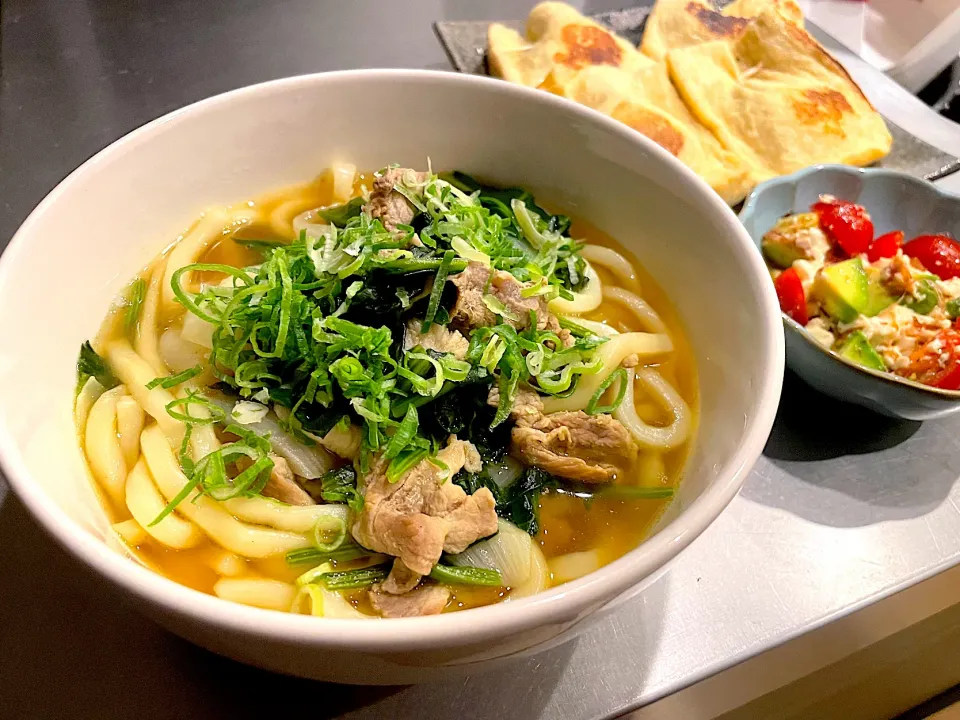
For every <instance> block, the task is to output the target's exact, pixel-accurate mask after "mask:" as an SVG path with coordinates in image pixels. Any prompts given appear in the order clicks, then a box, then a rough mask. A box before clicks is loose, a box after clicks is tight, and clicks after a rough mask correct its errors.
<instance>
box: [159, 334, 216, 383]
mask: <svg viewBox="0 0 960 720" xmlns="http://www.w3.org/2000/svg"><path fill="white" fill-rule="evenodd" d="M158 348H159V350H160V357H161V359H162V360H163V361H164V362H165V363H166V364H167V367H168V368H170V369H171V370H173V371H174V372H175V373H178V372H183V371H184V370H189V369H190V368H194V367H196V366H197V365H200V366H201V367H203V366H205V365H206V364H207V357H208V355H209V354H210V353H209V352H208V351H207V349H206V348H204V347H201V346H200V345H197V344H196V343H192V342H189V341H187V340H184V338H183V336H182V335H181V333H178V332H177V331H176V330H172V329H171V330H166V331H165V332H164V333H163V335H161V336H160V342H159V343H158Z"/></svg>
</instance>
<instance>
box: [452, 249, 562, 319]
mask: <svg viewBox="0 0 960 720" xmlns="http://www.w3.org/2000/svg"><path fill="white" fill-rule="evenodd" d="M450 282H452V283H453V284H454V286H456V288H457V302H456V303H455V304H454V306H453V314H452V319H451V321H450V322H451V325H453V326H454V327H458V328H462V329H464V330H474V329H476V328H478V327H490V326H491V325H497V324H499V323H500V322H501V320H500V316H498V315H496V314H495V313H494V312H493V311H492V310H490V308H488V307H487V305H486V303H484V302H483V296H484V295H486V294H488V293H489V294H490V295H492V296H493V297H495V298H496V299H497V300H499V301H500V302H502V303H503V305H504V307H505V308H506V309H507V310H509V311H510V312H511V314H513V315H515V316H516V318H517V319H516V320H510V319H508V318H503V322H505V323H507V324H508V325H512V326H513V327H515V328H517V329H518V330H524V329H526V328H528V327H529V326H530V311H531V310H533V311H534V312H536V314H537V329H538V330H544V329H547V330H552V331H554V332H559V331H560V323H559V321H558V320H557V318H556V316H555V315H554V314H553V313H551V312H550V311H549V310H548V309H547V301H546V300H545V299H544V298H543V296H542V295H538V296H536V297H528V298H527V297H523V290H524V289H525V288H526V287H528V285H527V284H525V283H522V282H520V281H519V280H517V279H516V278H515V277H514V276H513V275H511V274H510V273H508V272H505V271H503V270H493V269H491V268H489V267H487V266H486V265H483V264H482V263H478V262H471V263H470V264H468V265H467V267H466V269H465V270H464V271H463V272H461V273H458V274H456V275H451V276H450Z"/></svg>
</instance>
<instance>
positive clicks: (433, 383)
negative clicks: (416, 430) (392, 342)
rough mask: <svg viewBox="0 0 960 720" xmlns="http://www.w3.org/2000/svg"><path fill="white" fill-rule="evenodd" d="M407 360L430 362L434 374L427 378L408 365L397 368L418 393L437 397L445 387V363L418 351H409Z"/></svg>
mask: <svg viewBox="0 0 960 720" xmlns="http://www.w3.org/2000/svg"><path fill="white" fill-rule="evenodd" d="M406 360H407V361H408V362H409V361H416V360H421V361H423V362H426V363H429V366H430V367H432V368H433V371H434V375H433V377H432V378H425V377H423V376H422V375H418V374H417V373H415V372H413V371H412V370H411V369H410V368H407V367H400V368H397V372H398V373H399V374H400V375H401V376H402V377H404V378H406V379H407V380H409V381H410V382H411V383H412V384H413V388H414V390H416V391H417V393H418V394H420V395H427V396H429V397H435V396H436V395H437V393H439V392H440V390H441V388H443V382H444V379H445V377H444V376H445V373H444V369H443V364H442V363H441V362H440V361H439V360H437V359H436V358H434V357H431V356H430V355H428V354H426V353H418V352H408V353H407V355H406ZM464 377H466V376H464Z"/></svg>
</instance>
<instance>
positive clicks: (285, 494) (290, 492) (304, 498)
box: [261, 454, 316, 505]
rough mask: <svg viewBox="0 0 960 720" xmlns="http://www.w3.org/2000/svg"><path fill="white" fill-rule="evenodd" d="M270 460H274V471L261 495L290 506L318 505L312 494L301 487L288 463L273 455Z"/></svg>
mask: <svg viewBox="0 0 960 720" xmlns="http://www.w3.org/2000/svg"><path fill="white" fill-rule="evenodd" d="M270 459H271V460H273V470H271V471H270V479H269V480H267V484H266V485H264V486H263V490H262V491H261V494H263V495H265V496H266V497H269V498H273V499H274V500H279V501H280V502H285V503H287V504H288V505H316V503H315V502H314V501H313V498H312V497H310V494H309V493H308V492H307V491H306V490H304V489H303V488H302V487H300V484H299V483H298V482H297V480H296V478H295V477H294V474H293V471H292V470H291V469H290V465H289V464H288V463H287V461H286V460H284V459H283V458H282V457H280V456H279V455H272V454H271V455H270Z"/></svg>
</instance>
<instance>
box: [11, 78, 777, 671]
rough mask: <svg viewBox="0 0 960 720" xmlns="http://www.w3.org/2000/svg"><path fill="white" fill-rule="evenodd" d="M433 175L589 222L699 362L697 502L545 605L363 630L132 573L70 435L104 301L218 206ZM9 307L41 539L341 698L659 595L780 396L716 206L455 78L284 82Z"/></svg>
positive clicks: (160, 140)
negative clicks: (362, 174) (314, 188)
mask: <svg viewBox="0 0 960 720" xmlns="http://www.w3.org/2000/svg"><path fill="white" fill-rule="evenodd" d="M428 157H429V158H430V159H431V161H432V164H433V167H434V168H438V169H444V168H449V169H453V168H458V169H461V170H464V171H466V172H469V173H472V174H475V175H477V176H480V177H482V178H486V179H488V180H490V181H493V182H499V183H505V184H514V185H522V186H524V187H528V188H530V189H532V190H534V191H535V192H536V193H537V197H538V198H539V197H542V198H543V199H544V200H546V201H548V202H550V203H551V204H553V205H555V206H557V207H559V208H562V209H564V210H566V211H569V212H572V213H574V214H576V215H578V216H581V217H583V218H586V219H589V220H590V221H591V222H593V223H595V224H596V225H597V226H599V227H600V228H601V229H603V230H605V231H606V232H608V233H610V234H611V235H612V236H613V237H615V238H617V239H619V240H620V241H621V242H623V243H624V244H626V245H627V246H628V247H629V248H630V249H631V250H632V251H633V252H634V253H635V254H636V255H637V257H638V258H639V259H640V261H641V262H642V263H643V264H644V265H645V266H646V268H647V269H648V270H650V271H651V272H652V273H653V274H654V275H655V276H656V277H657V278H658V280H659V282H660V283H661V284H662V285H663V286H664V287H665V288H666V289H667V291H668V293H669V295H670V297H671V298H672V300H673V301H674V303H675V304H676V306H677V308H678V310H679V312H680V314H681V316H682V318H683V321H684V323H685V325H686V329H687V332H688V334H689V337H690V339H691V340H692V343H693V346H694V349H695V353H696V359H697V363H698V370H699V376H700V384H701V389H702V397H701V405H702V415H701V424H700V429H699V435H698V439H697V441H696V449H695V451H694V453H693V456H692V458H691V460H690V463H689V466H688V469H687V473H686V478H685V480H684V483H683V486H682V488H681V491H680V492H679V495H678V498H677V500H676V502H675V503H674V504H673V506H672V507H671V510H670V511H669V512H668V514H667V516H666V517H665V518H664V520H663V521H662V522H661V523H660V525H659V528H658V532H657V533H656V534H655V535H654V536H653V537H651V538H650V539H649V540H648V541H647V542H646V543H644V544H643V545H642V546H641V547H640V548H638V549H637V550H635V551H633V552H631V553H629V554H628V555H626V556H625V557H623V558H621V559H620V560H618V561H616V562H614V563H612V564H610V565H608V566H606V567H604V568H603V569H601V570H599V571H597V572H595V573H593V574H591V575H588V576H586V577H584V578H581V579H580V580H577V581H575V582H571V583H568V584H566V585H563V586H560V587H557V588H554V589H552V590H550V591H548V592H545V593H542V594H541V595H537V596H535V597H531V598H527V599H523V600H519V601H515V602H508V603H504V604H500V605H496V606H491V607H486V608H480V609H475V610H469V611H466V612H459V613H453V614H447V615H440V616H435V617H425V618H412V619H403V620H381V621H369V622H362V621H350V620H324V619H317V618H312V617H307V616H298V615H290V614H284V613H277V612H270V611H266V610H259V609H255V608H250V607H244V606H241V605H235V604H231V603H228V602H225V601H223V600H220V599H218V598H216V597H212V596H210V595H205V594H202V593H199V592H195V591H193V590H190V589H188V588H185V587H183V586H181V585H178V584H176V583H174V582H172V581H170V580H167V579H166V578H164V577H161V576H159V575H156V574H154V573H153V572H151V571H149V570H147V569H145V568H143V567H141V566H140V565H138V564H137V563H135V562H133V561H131V560H130V559H129V558H127V557H124V555H123V554H122V551H121V549H120V548H118V547H117V546H116V543H114V542H111V540H110V539H109V538H110V534H109V530H108V524H107V521H106V518H105V517H104V514H103V512H102V511H101V509H100V507H99V506H98V505H97V502H96V500H95V498H94V495H93V493H92V491H91V489H90V480H89V479H88V475H87V472H86V470H85V468H84V465H83V461H82V458H81V455H80V451H79V449H78V446H77V441H76V433H75V430H74V426H73V421H72V414H71V412H72V411H71V406H72V400H73V391H74V385H75V367H74V365H75V360H76V357H77V351H78V349H79V347H80V344H81V343H82V342H83V341H84V340H85V339H86V338H87V337H89V336H90V335H92V334H93V333H95V332H96V330H97V328H98V326H99V324H100V321H101V319H102V317H103V315H104V313H105V311H106V309H107V307H108V305H109V303H110V301H111V299H112V298H113V297H114V295H115V294H116V293H117V292H118V291H119V290H120V288H121V287H122V286H123V285H124V283H126V282H127V281H128V279H129V278H130V277H131V276H132V275H133V274H134V273H135V272H136V271H137V269H138V268H140V267H141V266H142V265H143V264H144V263H145V262H146V261H148V260H149V259H150V258H152V257H153V256H154V255H156V254H157V252H158V251H159V250H161V249H162V248H163V247H164V246H165V245H166V244H168V243H169V242H170V241H171V240H172V239H173V238H175V237H176V236H177V234H178V232H180V231H181V230H182V229H183V228H184V227H185V226H186V225H187V224H188V223H189V222H190V221H192V219H193V218H195V217H196V216H197V215H198V213H200V212H201V211H202V210H203V209H204V208H205V207H207V206H209V205H211V204H215V203H228V202H235V201H239V200H243V199H246V198H249V197H251V196H256V195H258V194H260V193H262V192H264V191H266V190H269V189H271V188H276V187H279V186H283V185H287V184H290V183H294V182H300V181H304V180H308V179H310V178H312V177H314V176H315V175H316V174H317V173H318V172H319V171H320V170H321V169H323V168H324V167H327V166H328V165H329V164H330V162H331V161H332V160H336V159H349V160H350V161H352V162H354V163H356V165H357V166H358V167H361V168H378V167H381V166H383V165H385V164H388V163H391V162H398V163H400V164H401V165H408V166H413V167H423V166H424V165H425V164H426V161H427V158H428ZM0 308H2V310H0V337H3V338H4V343H3V347H2V349H0V387H3V393H2V395H0V460H2V465H3V470H4V472H5V474H6V477H7V478H8V479H9V481H10V483H11V485H12V486H13V489H14V490H15V491H16V493H17V494H18V495H19V496H20V498H21V499H22V500H23V502H24V503H25V505H26V506H27V507H28V508H29V510H30V512H31V513H33V515H34V516H35V517H36V518H37V520H38V521H39V522H40V523H41V524H42V525H43V526H44V527H45V528H46V529H47V530H48V531H49V532H50V533H51V534H52V535H53V536H54V537H55V538H56V539H57V540H58V541H59V542H60V543H62V544H63V545H64V546H65V547H66V548H67V549H68V550H70V551H71V552H72V553H73V554H74V555H75V556H76V557H77V558H78V559H79V560H80V561H81V562H83V563H85V564H86V565H88V566H90V567H91V568H93V569H94V570H95V571H96V572H98V573H100V574H101V575H102V576H103V577H104V578H105V579H106V580H108V581H109V582H110V583H112V584H113V585H115V586H116V587H117V588H119V590H120V593H121V594H122V595H125V596H126V598H127V599H128V600H132V601H133V602H134V603H135V604H136V605H137V606H138V607H140V608H142V610H143V611H144V612H145V613H147V614H148V615H150V616H152V617H153V618H155V619H156V620H157V621H158V622H160V623H161V624H163V625H164V626H166V627H167V628H169V629H170V630H172V631H173V632H175V633H177V634H179V635H182V636H183V637H185V638H187V639H189V640H192V641H193V642H196V643H198V644H200V645H203V646H205V647H207V648H210V649H211V650H213V651H215V652H218V653H222V654H224V655H228V656H230V657H233V658H236V659H238V660H241V661H243V662H248V663H252V664H256V665H260V666H262V667H266V668H269V669H273V670H278V671H282V672H286V673H291V674H295V675H301V676H305V677H313V678H318V679H324V680H334V681H340V682H351V683H408V682H417V681H421V680H425V679H429V678H433V677H437V676H438V675H441V674H443V673H452V672H465V671H469V672H475V671H476V670H477V669H478V668H477V664H478V663H481V664H483V663H489V662H493V661H499V660H500V659H502V658H504V657H507V656H510V655H512V654H517V653H520V652H524V651H526V652H530V651H533V650H535V649H537V648H540V647H544V646H545V645H546V644H547V643H550V642H551V641H552V642H556V641H557V638H558V637H561V633H565V632H566V631H568V630H569V631H570V632H579V629H580V628H582V627H584V626H585V623H582V622H580V621H581V620H583V619H584V618H586V617H587V616H588V615H590V614H591V613H595V612H596V611H597V610H599V609H600V608H602V607H604V606H605V605H608V604H609V603H610V602H611V601H612V600H614V599H615V598H617V597H618V596H623V594H624V593H626V592H627V591H628V590H631V589H632V592H636V591H637V589H638V588H641V587H642V586H644V585H645V584H649V583H650V582H652V580H653V579H654V578H655V577H656V576H657V574H658V572H659V571H661V570H662V569H663V568H664V567H665V565H666V563H667V562H668V561H670V560H671V559H672V558H673V557H675V556H676V555H677V553H679V552H680V550H682V549H683V548H684V547H685V546H687V545H688V544H689V543H690V542H691V541H692V540H693V539H694V538H696V537H697V536H698V535H699V534H700V533H702V532H703V531H704V530H705V529H706V527H707V526H708V525H709V524H710V523H711V522H712V521H713V520H714V519H715V518H716V517H717V515H719V513H720V512H721V511H722V510H723V508H724V507H725V506H726V505H727V503H729V502H730V500H731V499H732V498H733V497H734V496H735V495H736V493H737V491H738V489H739V488H740V485H741V484H742V483H743V480H744V478H745V477H746V474H747V473H748V471H749V469H750V467H751V466H752V464H753V462H754V461H755V459H756V458H757V457H758V455H759V454H760V451H761V449H762V448H763V445H764V441H765V440H766V438H767V435H768V433H769V430H770V427H771V425H772V422H773V418H774V413H775V410H776V406H777V401H778V398H779V394H780V386H781V380H782V374H783V334H782V331H781V327H780V310H779V308H778V306H777V301H776V298H775V296H774V293H773V290H772V286H771V283H770V281H769V278H768V277H767V273H766V270H765V268H764V266H763V262H762V261H761V259H760V256H759V254H758V253H757V252H756V250H755V249H754V248H753V246H752V244H751V242H750V238H749V237H748V236H747V234H746V232H745V231H744V230H743V228H742V227H741V225H740V223H739V222H738V221H737V218H736V217H735V216H734V214H733V213H732V212H731V211H730V210H729V209H728V208H727V207H726V206H725V205H724V204H723V203H722V202H721V200H720V198H719V197H718V196H717V195H715V194H714V193H713V192H712V191H711V190H710V189H709V188H708V187H707V185H706V184H704V183H703V182H702V181H701V180H699V179H698V178H697V177H696V176H694V174H693V173H692V172H690V171H689V170H687V169H686V168H685V167H684V166H683V165H681V164H680V163H679V162H678V161H677V160H676V159H674V158H673V157H672V156H670V155H668V154H667V153H666V152H665V151H663V150H662V149H661V148H660V147H658V146H657V145H655V144H653V143H652V142H650V141H648V140H647V139H646V138H644V137H643V136H641V135H639V134H638V133H635V132H634V131H632V130H630V129H628V128H627V127H625V126H623V125H620V124H618V123H616V122H614V121H612V120H609V119H607V118H605V117H603V116H601V115H600V114H598V113H595V112H593V111H592V110H588V109H585V108H583V107H580V106H578V105H575V104H573V103H570V102H567V101H565V100H562V99H559V98H557V97H554V96H552V95H549V94H547V93H542V92H535V91H532V90H527V89H524V88H520V87H516V86H513V85H509V84H507V83H505V82H500V81H496V80H490V79H486V78H477V77H468V76H462V75H454V74H449V73H431V72H420V71H379V70H378V71H351V72H342V73H330V74H321V75H311V76H304V77H295V78H289V79H285V80H278V81H275V82H270V83H265V84H263V85H256V86H253V87H249V88H244V89H241V90H237V91H235V92H230V93H227V94H225V95H221V96H219V97H214V98H211V99H209V100H205V101H203V102H200V103H197V104H195V105H191V106H190V107H187V108H185V109H183V110H179V111H177V112H174V113H171V114H170V115H167V116H165V117H163V118H160V119H159V120H156V121H154V122H152V123H150V124H148V125H146V126H144V127H142V128H140V129H139V130H137V131H135V132H133V133H131V134H130V135H128V136H127V137H125V138H123V139H121V140H119V141H118V142H116V143H114V144H113V145H111V146H110V147H108V148H107V149H106V150H104V151H103V152H101V153H99V154H98V155H96V156H95V157H93V158H92V159H90V160H89V161H88V162H86V163H85V164H84V165H83V166H81V167H80V168H79V169H78V170H77V171H76V172H74V173H73V174H72V175H70V176H69V177H68V178H67V179H66V180H64V181H63V182H62V183H61V184H60V185H59V186H58V187H57V188H56V189H55V190H53V192H51V193H50V195H49V196H48V197H47V198H46V199H45V200H44V201H43V202H42V203H41V204H40V205H39V206H38V207H37V209H36V210H35V211H34V212H33V214H31V215H30V217H29V218H28V219H27V221H26V222H25V223H24V224H23V226H22V227H21V228H20V230H19V232H18V233H17V234H16V236H15V237H14V239H13V240H12V242H11V244H10V247H9V249H8V250H7V251H6V253H5V254H4V255H3V257H2V259H0ZM81 621H82V620H81ZM575 624H576V627H574V625H575ZM571 628H572V630H571Z"/></svg>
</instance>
